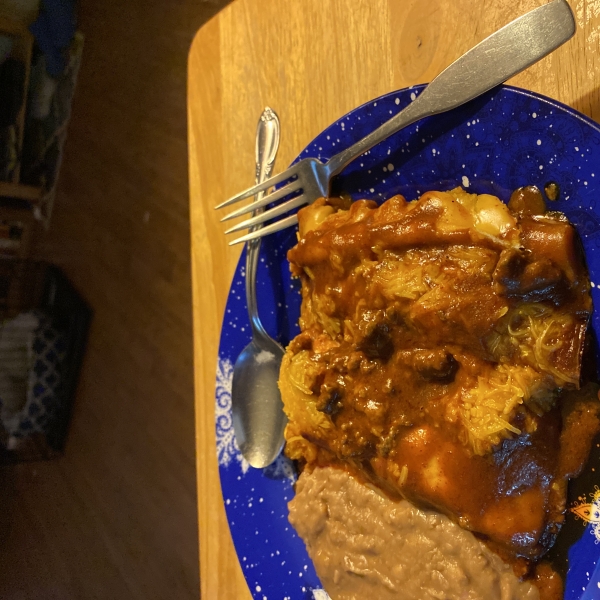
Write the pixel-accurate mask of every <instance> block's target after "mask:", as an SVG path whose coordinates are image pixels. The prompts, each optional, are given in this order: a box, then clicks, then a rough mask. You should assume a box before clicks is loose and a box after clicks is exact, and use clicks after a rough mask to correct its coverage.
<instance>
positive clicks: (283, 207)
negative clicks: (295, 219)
mask: <svg viewBox="0 0 600 600" xmlns="http://www.w3.org/2000/svg"><path fill="white" fill-rule="evenodd" d="M306 203H307V198H306V196H305V195H304V194H302V195H300V196H297V197H296V198H292V199H291V200H288V201H287V202H284V203H283V204H279V205H278V206H274V207H273V208H271V209H270V210H267V211H265V212H262V213H260V214H258V215H256V216H254V217H252V218H251V219H247V220H246V221H242V222H241V223H238V224H237V225H234V226H233V227H231V228H230V229H228V230H227V231H226V232H225V233H234V232H235V231H241V230H242V229H248V228H249V227H252V226H254V225H259V224H260V223H264V222H265V221H268V220H269V219H273V218H274V217H278V216H279V215H283V214H285V213H287V212H289V211H290V210H292V209H294V208H297V207H298V206H302V205H303V204H306Z"/></svg>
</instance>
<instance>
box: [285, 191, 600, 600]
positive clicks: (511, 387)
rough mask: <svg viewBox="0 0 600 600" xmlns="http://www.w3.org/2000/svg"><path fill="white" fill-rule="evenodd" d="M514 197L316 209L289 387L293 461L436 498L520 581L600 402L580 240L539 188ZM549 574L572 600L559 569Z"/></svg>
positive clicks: (560, 502)
mask: <svg viewBox="0 0 600 600" xmlns="http://www.w3.org/2000/svg"><path fill="white" fill-rule="evenodd" d="M508 206H509V209H510V210H507V209H506V207H505V206H504V205H501V206H500V203H499V201H498V200H497V199H495V198H493V197H490V196H485V197H484V196H479V197H477V196H474V195H469V194H466V193H465V192H464V191H462V190H460V189H457V190H453V191H451V192H449V193H441V192H429V193H427V194H425V195H424V196H422V197H421V198H420V199H419V200H418V201H415V202H412V203H408V202H406V200H405V199H404V198H402V197H401V196H396V197H394V198H392V199H390V200H388V201H387V202H385V203H384V204H382V205H381V206H380V207H377V205H376V204H375V203H374V202H370V201H358V202H355V203H353V204H351V205H349V204H347V203H345V202H344V201H343V200H340V199H330V200H325V199H321V200H318V201H317V202H316V203H315V204H313V205H312V206H310V207H307V208H305V209H304V210H303V211H301V212H300V214H299V219H300V236H299V241H298V244H297V245H296V246H295V247H294V248H292V249H291V250H290V251H289V253H288V258H289V260H290V263H291V267H292V272H293V274H294V275H296V276H298V277H300V279H301V281H302V295H303V303H302V309H301V320H300V326H301V333H300V334H299V335H298V336H297V338H296V339H295V340H293V341H292V343H291V344H290V347H289V348H288V353H287V355H286V359H285V360H284V365H283V367H282V374H281V380H280V386H281V390H282V397H283V400H284V404H285V407H286V412H287V413H288V416H289V419H290V424H289V426H288V430H287V432H286V438H287V442H288V443H287V452H288V455H290V456H291V457H292V458H294V459H297V460H299V461H300V462H301V463H302V464H303V465H304V467H305V468H307V469H312V468H313V467H315V466H336V467H339V468H343V469H345V470H347V471H349V472H351V473H352V474H353V475H354V476H356V477H357V478H359V479H360V480H362V481H365V482H368V483H370V484H374V485H376V486H377V487H378V488H380V489H382V490H383V491H385V492H386V494H387V495H389V496H390V497H392V498H400V497H402V498H406V499H408V500H411V501H413V502H414V503H415V504H417V505H418V506H422V507H429V508H435V509H436V510H438V511H440V512H442V513H444V514H446V515H448V516H450V517H451V518H452V519H454V520H455V521H456V522H458V523H459V524H460V525H461V526H463V527H464V528H465V529H468V530H471V531H472V532H473V533H474V534H475V535H477V536H478V537H480V538H481V539H483V540H485V541H486V543H487V544H488V545H489V546H490V547H491V548H492V549H494V550H495V551H497V552H498V553H499V554H500V555H501V556H502V557H503V558H504V559H505V560H507V561H509V562H510V563H511V564H513V567H514V569H515V572H516V573H517V574H518V575H520V576H523V575H526V574H527V573H529V574H530V575H531V573H532V565H533V564H534V563H535V562H536V561H538V560H539V558H540V557H542V556H543V554H544V553H545V552H546V551H547V550H548V548H549V547H550V546H551V545H552V543H553V542H554V539H555V537H556V535H557V533H558V531H559V529H560V525H561V523H562V522H563V519H564V510H565V501H566V500H565V499H566V485H567V480H568V478H570V477H573V476H576V475H577V474H578V473H579V472H580V470H581V469H582V466H583V464H584V462H585V460H586V458H587V455H588V454H589V450H590V445H591V441H592V438H593V436H594V435H595V434H596V433H597V432H598V429H599V428H600V420H599V414H600V410H599V407H600V404H599V403H598V399H597V387H596V386H595V385H594V384H588V383H586V384H585V385H583V386H582V385H581V364H582V355H583V353H584V341H585V332H586V329H587V326H588V321H589V318H590V314H591V310H592V306H591V298H590V294H589V281H588V277H587V272H586V269H585V265H584V261H583V256H582V253H581V250H580V248H579V243H578V239H577V236H576V233H575V231H574V229H573V227H572V226H571V224H570V223H569V222H568V221H567V220H566V219H565V218H564V216H563V215H561V214H559V213H550V212H546V211H545V206H544V203H543V200H542V199H541V195H540V194H539V192H537V191H536V190H535V189H522V190H519V191H518V192H517V193H515V194H513V197H512V198H511V201H510V203H509V205H508ZM300 380H302V381H301V382H300V383H299V381H300ZM302 411H306V412H305V413H304V416H302V414H301V412H302ZM308 414H310V418H309V417H308V416H307V415H308ZM537 579H538V580H537V582H536V585H538V587H539V588H540V590H541V591H543V596H542V597H546V598H553V597H560V593H561V592H560V583H559V582H557V576H556V575H555V574H554V573H553V572H552V571H551V570H548V569H547V568H546V567H544V568H540V569H539V570H538V573H537ZM557 590H558V591H557ZM556 594H558V596H557V595H556Z"/></svg>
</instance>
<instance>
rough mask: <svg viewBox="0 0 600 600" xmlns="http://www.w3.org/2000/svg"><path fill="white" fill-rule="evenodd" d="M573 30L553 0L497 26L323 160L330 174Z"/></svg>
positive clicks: (565, 8) (516, 69)
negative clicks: (362, 133)
mask: <svg viewBox="0 0 600 600" xmlns="http://www.w3.org/2000/svg"><path fill="white" fill-rule="evenodd" d="M574 33H575V19H574V17H573V13H572V11H571V9H570V7H569V5H568V4H567V2H566V1H565V0H553V1H552V2H550V3H549V4H545V5H544V6H540V7H539V8H536V9H534V10H532V11H530V12H528V13H526V14H525V15H523V16H521V17H519V18H518V19H515V20H514V21H512V22H510V23H509V24H508V25H506V26H505V27H503V28H502V29H499V30H498V31H497V32H496V33H493V34H492V35H490V36H489V37H487V38H486V39H485V40H483V41H482V42H480V43H479V44H477V46H475V47H474V48H472V49H471V50H469V51H468V52H467V53H466V54H463V55H462V56H461V57H460V58H459V59H458V60H456V61H455V62H453V63H452V64H451V65H450V66H449V67H447V68H446V69H445V70H444V71H442V72H441V73H440V74H439V75H438V76H437V77H436V78H435V79H434V80H433V81H432V82H431V83H430V84H429V85H428V86H427V87H426V88H425V89H424V90H423V91H422V92H421V94H420V95H419V96H418V97H417V98H416V99H415V100H414V101H413V102H412V103H411V104H409V105H408V106H407V107H406V108H405V109H404V110H402V111H400V112H399V113H398V114H397V115H395V116H394V117H392V118H391V119H390V120H389V121H386V122H385V123H384V124H383V125H381V126H380V127H378V128H377V129H376V130H375V131H373V132H372V133H370V134H369V135H367V136H366V137H365V138H363V139H362V140H360V141H358V142H357V143H356V144H354V145H352V146H350V148H347V149H346V150H343V151H342V152H340V153H339V154H336V155H335V156H333V157H332V158H331V159H330V160H329V161H328V162H327V163H326V167H327V170H328V175H329V177H330V178H331V177H334V176H335V175H338V174H339V173H340V172H341V171H342V170H343V169H344V167H346V165H348V164H349V163H350V162H352V161H353V160H354V159H355V158H358V157H359V156H360V155H361V154H364V153H365V152H366V151H367V150H370V149H371V148H372V147H373V146H375V145H376V144H378V143H379V142H381V141H383V140H385V139H386V138H388V137H389V136H390V135H392V134H393V133H396V132H397V131H399V130H400V129H402V128H404V127H407V126H408V125H411V124H412V123H414V122H415V121H418V120H420V119H422V118H424V117H429V116H431V115H436V114H439V113H442V112H446V111H448V110H451V109H453V108H456V107H457V106H460V105H461V104H465V103H466V102H468V101H469V100H473V98H476V97H477V96H480V95H481V94H483V93H484V92H487V91H488V90H490V89H492V88H493V87H495V86H497V85H499V84H501V83H503V82H504V81H506V80H507V79H509V78H510V77H512V76H513V75H516V74H517V73H520V72H521V71H523V70H524V69H526V68H527V67H529V66H530V65H532V64H533V63H535V62H536V61H538V60H540V59H541V58H543V57H544V56H546V55H547V54H550V52H552V51H553V50H555V49H556V48H558V47H559V46H560V45H562V44H563V43H564V42H566V41H567V40H568V39H570V38H571V37H572V36H573V34H574Z"/></svg>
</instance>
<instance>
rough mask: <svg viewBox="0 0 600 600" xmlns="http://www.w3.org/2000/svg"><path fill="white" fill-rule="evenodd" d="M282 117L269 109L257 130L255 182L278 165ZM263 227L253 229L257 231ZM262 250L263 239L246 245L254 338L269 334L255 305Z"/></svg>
mask: <svg viewBox="0 0 600 600" xmlns="http://www.w3.org/2000/svg"><path fill="white" fill-rule="evenodd" d="M279 135H280V126H279V117H278V116H277V114H276V113H275V111H274V110H272V109H270V108H269V107H268V106H267V107H266V108H265V110H264V111H263V113H262V115H261V116H260V119H259V121H258V125H257V128H256V183H262V182H263V181H264V180H265V179H268V178H269V177H270V175H271V172H272V171H273V166H274V165H275V157H276V156H277V150H278V148H279ZM263 195H264V192H259V193H258V194H257V195H256V197H255V202H256V201H258V200H260V199H261V198H262V197H263ZM263 210H264V208H259V209H257V210H255V211H254V212H253V213H252V214H253V216H254V215H257V214H258V213H259V212H262V211H263ZM260 227H262V225H257V226H255V227H253V228H252V229H251V231H255V230H256V229H259V228H260ZM259 251H260V238H258V239H255V240H251V241H250V242H248V243H247V245H246V303H247V304H248V316H249V317H250V325H251V327H252V333H253V334H254V335H267V333H266V331H265V328H264V327H263V325H262V323H261V321H260V318H259V316H258V308H257V305H256V268H257V266H258V255H259Z"/></svg>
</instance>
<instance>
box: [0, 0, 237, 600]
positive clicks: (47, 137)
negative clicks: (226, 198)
mask: <svg viewBox="0 0 600 600" xmlns="http://www.w3.org/2000/svg"><path fill="white" fill-rule="evenodd" d="M224 4H225V2H224V1H221V0H218V1H213V0H210V1H204V2H202V1H198V0H183V1H182V2H179V3H175V4H173V3H148V2H145V1H143V0H131V1H129V2H126V3H122V2H116V1H114V0H113V1H111V0H103V1H101V2H86V3H78V4H77V5H76V4H74V3H73V2H70V1H66V2H56V3H55V2H52V3H49V2H46V1H45V0H44V3H43V6H41V5H40V3H37V2H35V3H32V2H29V1H28V2H19V1H17V0H0V24H2V26H0V35H2V37H0V40H2V41H0V49H2V50H0V56H4V57H5V59H6V58H8V57H9V56H10V57H13V58H15V57H16V54H15V52H16V49H17V48H21V49H24V50H25V51H27V48H29V50H28V51H29V52H30V59H29V60H21V63H22V64H23V65H25V66H26V77H29V80H28V82H27V84H26V86H25V87H26V89H27V90H28V91H27V93H26V94H23V95H20V97H21V98H22V100H23V102H22V107H25V108H26V112H24V113H23V114H24V116H25V115H26V117H27V119H26V120H24V126H23V128H22V134H23V142H22V146H20V145H19V144H18V143H17V144H16V145H15V146H16V148H17V150H16V155H17V162H18V164H19V169H18V170H19V176H18V179H12V178H11V181H0V317H2V319H0V397H1V396H2V393H1V392H2V385H5V386H9V387H5V390H6V389H8V390H9V391H8V393H7V392H5V398H6V400H5V401H4V402H3V407H2V408H0V413H1V414H3V415H4V418H5V425H4V426H3V428H2V431H1V432H0V446H2V447H3V451H0V456H1V457H2V460H4V461H5V464H4V465H3V466H0V563H1V564H2V569H0V598H2V599H3V600H4V599H9V600H21V599H24V598H44V600H53V599H57V600H58V599H60V600H80V599H81V598H98V599H107V600H109V599H110V600H113V599H115V598H128V599H129V598H133V599H140V600H142V599H143V600H153V599H157V600H160V599H163V598H177V599H178V600H179V599H187V598H190V599H191V598H197V597H198V595H199V585H198V583H199V582H198V579H199V567H198V535H197V503H196V477H195V473H196V467H195V452H194V409H193V359H192V319H191V283H190V245H189V207H188V201H189V194H188V173H187V135H186V130H187V115H186V74H187V55H188V51H189V46H190V43H191V41H192V39H193V37H194V34H195V33H196V31H197V30H198V29H199V28H200V27H201V26H202V24H203V23H204V22H205V21H206V20H208V19H209V18H210V17H211V16H212V15H214V14H215V13H216V12H217V11H218V10H219V9H220V8H221V7H222V6H224ZM53 6H58V7H59V8H58V9H57V10H58V11H59V13H58V14H54V13H52V14H49V13H50V11H51V10H54V9H53V8H51V7H53ZM63 9H64V10H63ZM61 11H62V12H61ZM73 15H75V18H72V17H73ZM59 17H60V19H59V20H60V22H61V23H63V24H64V25H65V29H64V31H66V33H64V32H62V33H61V34H60V35H58V36H55V35H54V34H53V33H52V31H51V32H50V33H48V29H47V26H48V24H49V23H54V22H56V19H58V18H59ZM9 21H10V25H9V26H7V25H6V23H8V22H9ZM3 27H5V28H6V29H9V30H10V33H9V34H8V35H7V34H6V33H5V29H3ZM51 28H52V26H51ZM77 31H81V32H82V33H81V34H79V33H77ZM83 34H85V45H84V43H83ZM6 37H8V38H10V40H9V41H7V40H6V39H5V38H6ZM20 52H21V50H19V53H20ZM20 55H21V56H22V54H20ZM19 131H20V130H19ZM15 132H17V130H15ZM19 149H21V151H19ZM13 177H14V174H13ZM50 194H53V195H50ZM3 299H4V300H3ZM3 311H4V312H3ZM92 313H93V319H92V320H91V321H90V318H91V315H92ZM86 320H87V324H88V326H89V327H88V328H89V331H88V336H87V342H85V340H86V338H85V336H84V335H83V336H80V335H79V334H77V332H80V333H81V332H83V331H85V330H86ZM69 332H70V333H69ZM73 333H75V334H76V335H74V337H73V338H71V334H73ZM50 338H51V339H50ZM3 339H4V342H3V341H2V340H3ZM70 339H73V340H77V341H78V342H77V343H75V344H74V345H73V347H75V346H78V347H79V348H82V347H84V348H85V353H83V352H79V353H77V352H76V353H74V354H73V355H72V356H76V358H75V359H73V360H71V359H69V358H68V355H69V353H68V348H69V344H70V342H69V340H70ZM47 342H50V344H48V343H47ZM36 348H37V350H36ZM65 348H66V351H65ZM38 353H39V354H43V355H44V356H45V357H46V359H45V360H41V358H40V356H39V355H38ZM48 353H50V359H49V360H48V359H47V355H48ZM3 354H4V357H5V358H6V357H8V356H9V355H12V356H13V359H12V360H14V364H13V365H12V366H8V359H6V360H4V361H3ZM2 363H3V364H4V368H3V367H2ZM24 366H26V367H27V371H26V372H25V369H24V368H23V367H24ZM67 366H68V368H67ZM7 367H8V368H7ZM77 372H79V377H77ZM48 378H49V379H48ZM73 381H75V382H78V383H77V387H76V389H71V391H72V392H73V393H69V392H68V389H67V388H68V387H69V384H68V382H73ZM40 385H41V386H43V391H42V388H41V387H40ZM53 385H58V386H62V392H60V393H57V392H56V391H54V392H53V393H52V394H51V396H52V397H51V398H48V390H50V387H51V386H53ZM65 386H66V387H65ZM36 390H37V393H38V395H37V396H36ZM60 395H62V397H63V398H65V399H66V401H65V402H64V403H62V401H57V397H58V396H60ZM44 398H46V403H45V404H44V402H43V399H44ZM60 406H62V408H59V407H60ZM59 417H60V418H59ZM49 421H54V422H55V423H58V424H59V426H58V427H57V428H48V427H47V424H48V422H49ZM65 424H68V427H65ZM40 428H42V429H43V431H40V430H39V429H40ZM44 428H45V429H44ZM50 431H51V432H52V433H50ZM27 433H32V434H33V435H24V434H27ZM40 434H41V435H40ZM27 439H28V441H25V440H27ZM40 456H43V457H45V458H50V460H39V457H40ZM32 458H37V459H38V460H31V459H32ZM23 459H27V460H23ZM9 461H10V462H11V464H6V463H7V462H9ZM206 493H211V490H206Z"/></svg>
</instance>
